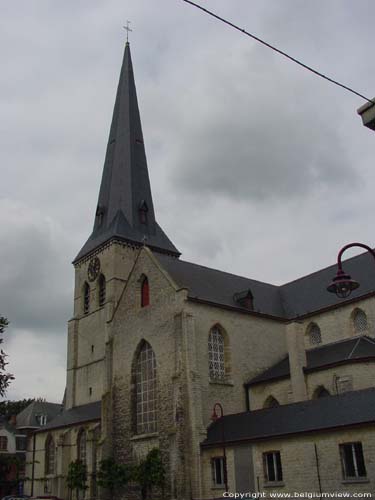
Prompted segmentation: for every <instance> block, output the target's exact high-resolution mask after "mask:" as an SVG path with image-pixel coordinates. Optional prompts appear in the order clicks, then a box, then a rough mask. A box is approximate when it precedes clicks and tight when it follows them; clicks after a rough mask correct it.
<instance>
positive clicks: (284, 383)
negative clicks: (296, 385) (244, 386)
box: [248, 378, 293, 410]
mask: <svg viewBox="0 0 375 500" xmlns="http://www.w3.org/2000/svg"><path fill="white" fill-rule="evenodd" d="M248 391H249V401H250V409H251V410H260V409H261V408H264V404H265V402H266V401H267V399H268V398H269V397H271V396H272V397H273V398H275V399H276V400H277V401H278V402H279V404H281V405H286V404H289V403H292V402H293V394H292V386H291V384H290V379H289V378H286V379H281V380H277V381H275V382H266V383H263V384H257V385H254V386H251V387H250V388H249V389H248Z"/></svg>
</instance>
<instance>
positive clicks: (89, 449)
mask: <svg viewBox="0 0 375 500" xmlns="http://www.w3.org/2000/svg"><path fill="white" fill-rule="evenodd" d="M98 426H99V423H98V422H90V423H86V424H82V425H77V426H74V427H66V428H64V429H55V430H51V431H50V432H38V433H36V435H35V455H34V454H33V449H34V438H33V436H31V437H30V438H29V440H28V445H27V452H26V474H25V475H26V477H27V478H29V480H28V481H26V483H25V493H26V494H29V495H30V494H31V488H32V484H31V483H32V481H31V479H32V477H33V475H34V481H33V484H34V491H33V494H34V496H37V495H46V494H51V495H56V496H58V497H59V498H62V499H64V500H66V499H68V497H69V495H68V488H67V486H66V475H67V472H68V467H69V464H70V462H72V461H74V460H76V459H77V458H78V450H77V439H78V434H79V433H80V432H81V431H82V430H84V431H85V432H86V465H87V472H88V491H92V490H93V488H94V485H93V481H94V478H93V476H92V474H93V472H94V471H95V469H96V466H97V461H98V460H99V459H100V448H99V436H98V433H97V430H98ZM49 436H52V438H53V440H54V445H55V470H54V473H53V474H46V463H45V458H46V451H45V445H46V441H47V438H48V437H49ZM33 457H34V459H33ZM33 463H34V474H33Z"/></svg>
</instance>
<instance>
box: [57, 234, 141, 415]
mask: <svg viewBox="0 0 375 500" xmlns="http://www.w3.org/2000/svg"><path fill="white" fill-rule="evenodd" d="M137 252H138V250H137V249H134V248H133V247H129V246H125V245H122V244H119V243H111V244H108V245H107V246H105V247H103V248H101V249H100V250H99V251H97V252H96V254H95V256H96V257H98V258H99V259H100V273H102V274H103V275H104V277H105V280H106V298H105V304H104V306H103V305H102V306H101V305H100V304H99V286H98V282H99V276H100V274H99V276H98V278H97V279H96V280H95V281H93V282H89V281H88V277H87V270H88V266H89V262H90V260H91V258H92V257H93V256H90V258H87V259H83V260H82V261H80V262H79V263H78V264H76V266H75V290H74V318H73V319H72V320H71V321H70V322H69V328H68V361H67V369H68V371H67V398H66V407H67V408H70V407H72V406H78V405H82V404H86V403H90V402H92V401H98V400H100V399H101V397H102V395H103V393H104V391H105V363H104V357H105V345H106V342H107V340H108V331H107V328H108V320H109V319H110V317H111V315H112V311H113V309H114V307H116V304H117V301H118V299H119V297H120V295H121V293H122V292H123V289H124V286H125V284H126V280H127V279H128V276H129V273H130V270H131V268H132V266H133V264H134V260H135V258H136V255H137ZM86 282H87V283H89V285H90V307H89V311H88V312H87V313H86V314H85V313H84V310H83V300H84V298H83V289H84V284H85V283H86Z"/></svg>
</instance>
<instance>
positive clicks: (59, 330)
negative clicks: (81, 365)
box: [0, 0, 375, 401]
mask: <svg viewBox="0 0 375 500" xmlns="http://www.w3.org/2000/svg"><path fill="white" fill-rule="evenodd" d="M201 4H202V5H203V4H204V5H205V6H206V7H207V8H209V9H212V10H215V11H216V12H217V13H219V14H220V15H222V16H224V17H227V18H228V19H230V20H231V21H233V22H234V23H238V24H240V25H241V26H242V27H244V28H246V29H247V30H249V31H251V32H252V33H254V34H256V35H257V36H259V37H261V38H264V39H266V40H267V41H268V42H269V43H272V44H276V45H277V46H278V47H280V48H281V49H283V50H285V51H287V52H289V53H290V54H291V55H293V56H295V57H297V58H300V59H302V60H303V61H304V62H305V63H307V64H309V65H311V66H313V67H315V68H317V69H319V70H320V71H321V72H323V73H325V74H327V75H329V76H331V77H333V78H335V79H338V80H340V81H342V82H343V83H345V84H346V85H348V86H351V87H353V88H355V89H356V90H357V91H359V92H361V93H363V94H365V95H367V96H369V97H373V96H374V95H375V65H374V62H373V61H374V57H373V20H374V18H375V3H374V2H373V0H357V1H356V2H353V0H329V1H327V0H314V1H313V2H312V1H309V2H307V1H305V2H302V1H301V0H283V1H275V0H274V1H271V0H251V1H248V0H235V1H230V2H229V1H225V0H208V1H203V0H201ZM127 19H130V20H131V22H132V25H131V27H132V28H133V30H134V31H133V32H132V33H131V36H130V42H131V51H132V58H133V65H134V71H135V78H136V84H137V91H138V100H139V105H140V110H141V117H142V123H143V133H144V138H145V144H146V152H147V158H148V165H149V171H150V177H151V183H152V189H153V197H154V204H155V209H156V214H157V218H158V221H159V223H160V224H161V226H162V227H163V228H164V230H165V232H166V233H167V234H168V236H169V237H170V238H171V239H172V241H173V242H174V243H175V245H176V246H177V247H178V248H179V250H180V251H181V252H182V254H183V258H184V259H185V260H189V261H193V262H196V263H200V264H204V265H208V266H211V267H215V268H218V269H222V270H227V271H230V272H232V273H237V274H241V275H244V276H248V277H251V278H255V279H259V280H262V281H266V282H270V283H275V284H281V283H285V282H287V281H291V280H294V279H296V278H298V277H300V276H303V275H305V274H308V273H310V272H313V271H316V270H317V269H319V268H321V267H325V266H327V265H330V264H333V263H334V261H335V258H336V255H337V252H338V250H339V248H340V247H341V246H342V245H343V244H345V243H347V242H350V241H355V240H359V241H362V242H364V243H368V244H370V245H374V243H375V238H374V234H373V227H374V222H373V213H374V207H375V201H374V188H375V178H374V174H373V172H374V169H373V164H374V154H375V133H374V132H371V131H369V130H368V129H366V128H364V127H363V126H362V124H361V120H360V118H359V117H358V116H357V114H356V109H357V108H358V107H359V106H361V105H362V104H363V101H362V100H361V99H360V98H357V97H355V96H353V95H351V94H349V93H347V92H345V91H344V90H341V89H340V88H338V87H335V86H333V85H331V84H329V83H328V82H326V81H323V80H321V79H319V78H317V77H316V76H314V75H313V74H311V73H309V72H307V71H305V70H303V69H301V68H300V67H298V66H296V65H294V64H293V63H291V62H289V61H287V60H285V59H284V58H282V57H280V56H279V55H277V54H275V53H274V52H272V51H270V50H269V49H267V48H265V47H263V46H261V45H260V44H258V43H256V42H255V41H253V40H251V39H249V38H247V37H245V36H243V35H241V34H240V33H239V32H236V31H234V30H232V29H230V28H228V27H226V26H225V25H223V24H220V23H219V22H217V21H214V20H213V19H212V18H210V17H208V16H207V15H205V14H203V13H202V12H200V11H198V10H197V9H194V8H193V7H191V6H189V5H187V4H185V3H184V2H182V0H158V1H155V0H154V1H152V0H137V1H134V0H133V1H130V0H121V1H120V0H106V2H103V1H99V0H90V1H88V0H86V1H83V0H74V1H73V0H68V1H65V2H57V1H55V2H51V1H50V0H23V1H20V0H13V1H12V2H5V1H3V2H1V6H0V53H1V71H0V75H1V76H0V79H1V91H0V107H1V121H0V127H1V133H0V168H1V184H0V185H1V190H0V227H1V244H0V263H1V264H0V265H1V272H0V315H1V314H2V315H5V316H7V317H8V318H9V320H10V322H11V326H10V327H9V329H8V330H7V333H6V344H5V349H6V351H7V352H8V353H9V360H10V364H9V369H10V371H12V372H13V373H14V374H15V376H16V380H15V382H13V383H12V386H11V388H10V390H9V392H8V397H9V398H11V399H16V398H22V397H40V396H41V397H46V398H47V399H48V400H50V401H60V400H61V398H62V396H63V391H64V386H65V365H66V322H67V320H68V319H69V318H70V317H71V313H72V305H73V299H72V298H73V267H72V265H71V261H72V259H73V258H74V257H75V255H76V254H77V252H78V250H79V249H80V247H81V246H82V244H83V243H84V242H85V240H86V238H87V237H88V235H89V233H90V232H91V229H92V224H93V217H94V211H95V206H96V200H97V195H98V190H99V183H100V177H101V170H102V166H103V160H104V153H105V148H106V142H107V137H108V132H109V126H110V120H111V115H112V109H113V103H114V98H115V91H116V87H117V82H118V76H119V71H120V65H121V60H122V55H123V47H124V40H125V32H124V30H123V29H122V26H123V25H124V24H125V23H126V20H127ZM322 286H324V284H322ZM323 293H324V292H323Z"/></svg>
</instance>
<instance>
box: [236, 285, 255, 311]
mask: <svg viewBox="0 0 375 500" xmlns="http://www.w3.org/2000/svg"><path fill="white" fill-rule="evenodd" d="M233 299H234V301H235V302H236V303H237V304H238V305H239V306H241V307H244V308H245V309H249V310H250V311H252V310H253V309H254V297H253V294H252V293H251V290H250V289H248V290H244V291H243V292H238V293H235V294H234V295H233Z"/></svg>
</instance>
